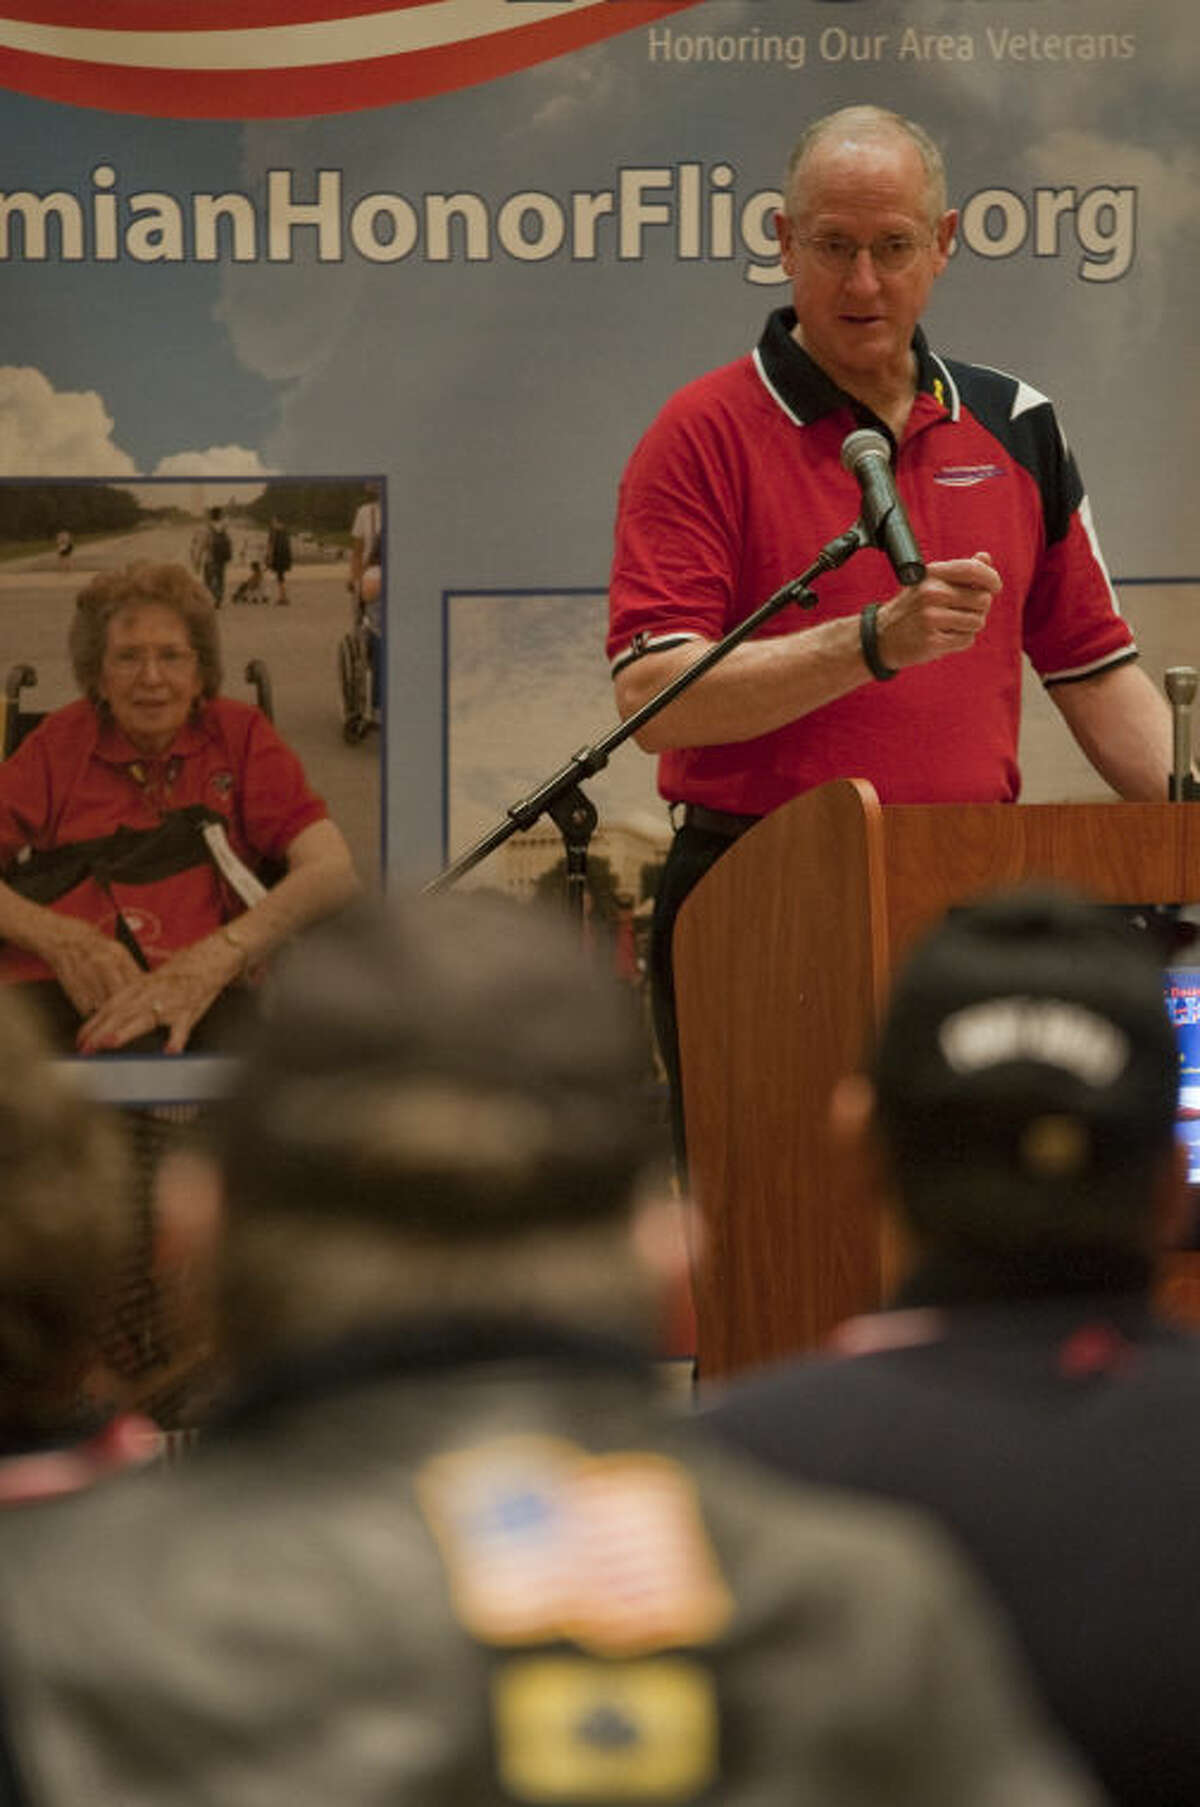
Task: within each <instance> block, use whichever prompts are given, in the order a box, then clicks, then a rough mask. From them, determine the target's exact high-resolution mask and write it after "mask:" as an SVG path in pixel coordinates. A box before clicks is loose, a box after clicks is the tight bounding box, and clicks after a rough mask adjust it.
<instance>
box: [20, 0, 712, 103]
mask: <svg viewBox="0 0 1200 1807" xmlns="http://www.w3.org/2000/svg"><path fill="white" fill-rule="evenodd" d="M414 3H415V4H416V5H417V6H424V5H428V4H431V3H432V0H405V4H404V5H402V6H400V7H397V6H396V5H395V4H392V5H390V6H388V7H386V8H385V9H382V10H384V11H386V12H387V13H389V14H391V15H393V16H394V15H395V14H396V13H397V12H398V11H404V10H407V8H408V6H409V5H411V4H414ZM549 3H551V4H554V5H555V11H554V13H553V15H552V16H551V17H546V16H545V14H544V12H543V7H544V6H545V5H546V4H547V0H510V5H511V11H512V24H511V25H509V24H505V25H504V26H502V27H501V28H500V29H499V30H496V31H490V32H487V33H484V34H483V35H481V36H478V37H470V38H461V39H458V40H455V41H452V42H446V43H443V44H436V45H429V46H424V47H422V48H420V49H415V50H408V51H402V52H399V53H396V54H390V55H386V56H379V57H371V56H366V57H361V58H358V59H356V60H354V61H349V62H328V63H319V64H308V65H304V64H301V65H295V64H289V63H288V61H287V55H286V48H285V46H281V55H280V59H279V62H278V63H277V64H276V65H275V66H274V67H270V68H261V67H258V68H234V69H227V68H223V69H206V68H203V67H201V66H194V67H193V66H188V67H186V68H164V67H148V66H138V65H136V64H133V63H95V62H89V61H84V60H80V59H78V58H71V57H59V56H53V55H43V54H40V53H38V52H34V51H30V50H25V49H13V48H8V47H4V46H3V45H2V44H0V87H4V88H10V89H14V90H16V91H17V92H19V93H22V94H29V95H33V96H35V97H36V98H38V99H41V100H54V101H64V102H66V103H68V104H70V105H74V106H85V107H94V108H98V109H100V110H102V111H104V112H110V113H134V114H141V115H145V116H153V117H156V118H167V119H266V118H298V117H311V116H317V115H320V114H326V113H345V112H357V111H359V110H362V109H365V108H369V107H382V106H388V105H391V104H392V103H394V102H398V101H407V100H419V99H423V98H425V97H426V96H428V95H433V94H442V93H448V92H450V91H451V90H453V89H458V88H467V87H471V86H473V85H475V84H477V83H480V82H487V81H493V80H495V79H497V78H498V77H501V76H505V75H511V74H514V73H515V72H516V71H518V70H520V69H525V68H530V67H532V66H533V65H534V64H536V63H541V62H546V61H548V60H549V59H550V58H552V57H556V56H562V55H564V54H566V53H567V52H570V51H573V50H578V49H581V48H583V47H584V46H585V45H588V44H593V43H598V42H600V41H601V40H603V39H604V38H609V37H614V36H617V35H618V34H619V33H621V32H625V31H630V30H633V29H635V28H636V27H638V26H641V25H645V24H648V23H650V22H652V21H653V20H655V19H658V18H662V17H663V16H664V15H666V14H669V13H675V12H681V11H684V10H686V9H687V8H688V7H690V6H695V5H697V4H700V3H702V0H603V3H602V4H593V5H589V6H581V7H580V9H579V10H578V11H568V10H565V8H564V7H563V5H562V3H561V0H549ZM52 5H56V8H57V16H56V19H55V23H59V24H62V23H63V22H64V21H63V17H62V15H63V14H64V13H67V12H70V13H72V14H73V15H74V17H75V19H76V20H78V19H80V18H81V17H84V16H86V17H87V18H88V24H87V26H86V29H88V30H91V31H97V30H102V31H108V30H109V29H112V28H114V26H115V24H116V18H117V17H119V18H120V21H121V23H120V27H119V29H126V30H133V29H140V30H153V29H160V30H161V29H163V28H162V27H161V26H157V27H156V26H153V25H151V24H150V22H149V20H150V15H151V13H152V12H154V11H155V10H156V9H157V10H159V11H161V6H160V5H159V0H145V4H144V5H142V6H140V7H138V6H135V5H133V4H125V5H113V6H112V7H111V8H106V9H104V12H103V15H102V18H101V19H98V18H97V11H98V9H97V8H96V7H95V6H94V5H93V6H91V7H89V6H87V5H86V4H85V0H24V7H23V9H22V10H23V13H24V14H25V15H27V16H26V17H25V18H24V19H23V22H24V23H35V22H36V23H45V21H44V20H37V21H35V20H34V18H33V16H32V15H33V14H34V13H35V12H36V11H37V10H38V8H39V6H40V7H44V8H45V10H46V11H49V10H51V7H52ZM231 10H232V7H231V6H230V5H226V4H225V0H199V4H198V5H197V6H195V8H191V7H189V10H188V22H187V24H186V26H183V25H180V24H179V22H178V13H177V12H176V14H175V19H174V21H173V23H172V27H171V29H172V30H173V31H176V32H179V33H180V34H181V35H182V36H185V37H186V36H189V35H191V34H194V33H195V32H196V29H197V25H198V22H199V20H200V18H201V17H205V18H207V17H210V16H214V17H215V15H217V14H218V13H219V14H221V15H223V16H225V15H228V14H229V12H230V11H231ZM380 10H381V9H380V8H379V7H377V6H370V7H367V6H364V5H363V3H362V0H349V4H345V3H343V0H323V4H322V6H321V8H320V19H321V21H322V22H324V23H327V24H328V23H335V24H336V23H337V22H338V20H339V19H349V18H351V17H363V16H364V15H368V14H373V13H378V12H379V11H380ZM237 12H238V25H239V26H240V27H241V28H242V29H246V28H247V27H248V25H249V24H250V19H251V17H253V22H254V24H255V25H256V26H259V27H262V26H267V27H268V28H272V27H273V28H276V29H279V28H283V29H286V27H287V26H289V25H292V26H294V25H296V24H298V23H314V22H316V14H317V8H316V7H315V6H314V4H313V0H247V3H246V4H245V5H241V4H239V5H238V7H237ZM135 13H137V14H139V15H140V16H138V17H137V18H136V19H135V18H134V16H133V15H134V14H135ZM539 13H540V14H541V15H542V16H540V17H538V16H537V15H538V14H539ZM531 14H532V15H534V16H533V17H532V18H531V16H530V15H531ZM268 15H272V16H271V17H268ZM14 17H15V14H14V12H13V11H12V10H11V8H10V10H9V11H8V13H7V14H6V18H7V20H8V22H10V23H11V22H12V20H13V19H14ZM4 22H5V21H4V19H0V35H2V33H3V26H4ZM226 48H228V45H226ZM196 49H197V56H198V57H199V56H200V55H201V54H202V46H201V44H200V43H197V46H196Z"/></svg>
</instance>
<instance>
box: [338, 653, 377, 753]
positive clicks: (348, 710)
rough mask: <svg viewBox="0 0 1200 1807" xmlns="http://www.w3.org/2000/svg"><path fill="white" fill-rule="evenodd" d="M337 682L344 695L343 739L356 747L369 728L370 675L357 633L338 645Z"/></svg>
mask: <svg viewBox="0 0 1200 1807" xmlns="http://www.w3.org/2000/svg"><path fill="white" fill-rule="evenodd" d="M338 683H339V684H340V686H341V692H342V738H343V739H344V740H347V741H349V742H350V744H351V745H353V744H354V743H355V742H356V741H360V740H364V739H365V738H366V734H367V729H368V727H369V725H370V714H369V712H370V683H371V674H370V672H369V670H368V668H367V658H366V654H365V652H364V651H363V647H362V642H361V640H360V639H359V636H358V635H357V634H345V635H343V637H342V639H341V640H340V641H339V642H338Z"/></svg>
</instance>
